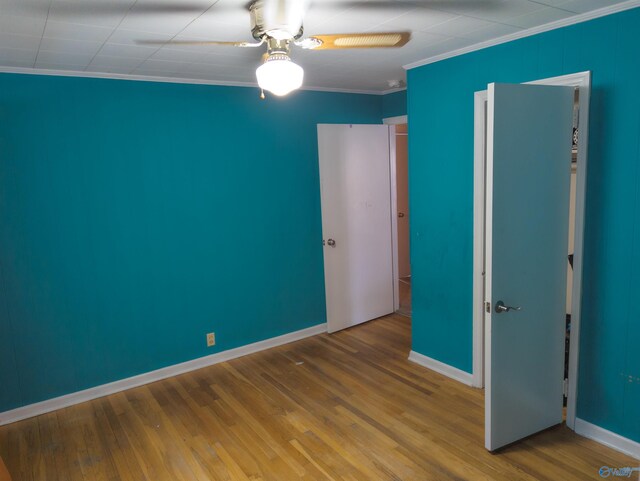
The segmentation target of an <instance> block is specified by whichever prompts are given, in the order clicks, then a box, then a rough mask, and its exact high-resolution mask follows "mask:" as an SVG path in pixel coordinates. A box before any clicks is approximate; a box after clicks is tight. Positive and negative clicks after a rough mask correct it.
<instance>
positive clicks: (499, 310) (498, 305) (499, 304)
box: [496, 301, 522, 314]
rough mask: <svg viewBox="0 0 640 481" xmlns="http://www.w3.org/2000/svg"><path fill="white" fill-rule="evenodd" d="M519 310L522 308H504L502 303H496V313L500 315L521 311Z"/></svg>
mask: <svg viewBox="0 0 640 481" xmlns="http://www.w3.org/2000/svg"><path fill="white" fill-rule="evenodd" d="M521 310H522V307H512V306H506V305H505V304H504V302H502V301H498V302H496V312H497V313H498V314H500V313H501V312H509V311H521Z"/></svg>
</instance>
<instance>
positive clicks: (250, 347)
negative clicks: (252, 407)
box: [0, 324, 327, 426]
mask: <svg viewBox="0 0 640 481" xmlns="http://www.w3.org/2000/svg"><path fill="white" fill-rule="evenodd" d="M324 332H327V325H326V324H318V325H316V326H312V327H308V328H306V329H302V330H300V331H294V332H290V333H288V334H283V335H282V336H277V337H272V338H271V339H265V340H264V341H259V342H254V343H253V344H247V345H246V346H241V347H236V348H235V349H229V350H227V351H222V352H217V353H215V354H211V355H210V356H205V357H200V358H198V359H194V360H192V361H187V362H182V363H180V364H174V365H173V366H167V367H163V368H162V369H157V370H155V371H150V372H147V373H144V374H139V375H137V376H133V377H129V378H126V379H121V380H120V381H115V382H111V383H109V384H103V385H101V386H96V387H92V388H90V389H85V390H84V391H78V392H74V393H71V394H66V395H64V396H60V397H56V398H53V399H47V400H46V401H42V402H39V403H35V404H29V405H28V406H22V407H19V408H16V409H12V410H11V411H5V412H2V413H0V426H3V425H5V424H10V423H14V422H16V421H20V420H22V419H27V418H30V417H33V416H38V415H40V414H45V413H48V412H51V411H55V410H57V409H62V408H65V407H68V406H73V405H74V404H79V403H82V402H85V401H90V400H92V399H96V398H99V397H102V396H106V395H108V394H113V393H116V392H120V391H124V390H126V389H131V388H133V387H137V386H142V385H143V384H149V383H151V382H155V381H159V380H161V379H166V378H168V377H172V376H177V375H178V374H183V373H185V372H189V371H195V370H196V369H200V368H203V367H207V366H211V365H213V364H218V363H220V362H224V361H229V360H231V359H235V358H238V357H242V356H246V355H247V354H253V353H255V352H259V351H264V350H265V349H270V348H272V347H277V346H281V345H283V344H288V343H290V342H293V341H299V340H300V339H304V338H307V337H311V336H315V335H317V334H322V333H324Z"/></svg>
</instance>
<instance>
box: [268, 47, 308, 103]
mask: <svg viewBox="0 0 640 481" xmlns="http://www.w3.org/2000/svg"><path fill="white" fill-rule="evenodd" d="M256 77H257V79H258V85H259V86H260V88H262V89H264V90H268V91H269V92H271V93H272V94H274V95H277V96H279V97H281V96H283V95H287V94H288V93H290V92H292V91H294V90H296V89H299V88H300V87H301V86H302V79H303V77H304V70H302V67H300V65H297V64H295V63H293V62H292V61H291V59H290V58H289V56H288V55H285V54H283V53H274V54H271V55H269V56H268V57H267V59H266V60H265V61H264V63H263V64H262V65H260V66H259V67H258V68H257V69H256Z"/></svg>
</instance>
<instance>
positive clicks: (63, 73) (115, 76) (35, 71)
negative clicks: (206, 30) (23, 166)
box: [0, 65, 399, 97]
mask: <svg viewBox="0 0 640 481" xmlns="http://www.w3.org/2000/svg"><path fill="white" fill-rule="evenodd" d="M0 73H13V74H21V75H51V76H53V77H77V78H99V79H109V80H133V81H139V82H162V83H174V84H191V85H216V86H219V87H252V88H255V89H258V88H260V87H258V84H257V83H256V82H229V81H224V80H206V79H190V78H178V77H156V76H150V75H149V76H147V75H135V74H119V73H105V72H85V71H77V70H50V69H44V68H26V67H9V66H6V65H0ZM298 90H308V91H312V92H335V93H345V94H363V95H386V94H389V93H394V92H396V91H399V90H384V91H379V90H358V89H341V88H330V87H301V88H299V89H298ZM256 97H257V94H256Z"/></svg>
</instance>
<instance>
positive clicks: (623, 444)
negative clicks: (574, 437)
mask: <svg viewBox="0 0 640 481" xmlns="http://www.w3.org/2000/svg"><path fill="white" fill-rule="evenodd" d="M575 431H576V434H579V435H580V436H584V437H585V438H589V439H593V440H594V441H597V442H599V443H600V444H604V445H605V446H609V447H610V448H612V449H615V450H616V451H620V452H621V453H625V454H628V455H629V456H631V457H633V458H636V459H638V460H640V443H638V442H636V441H633V440H632V439H629V438H625V437H622V436H620V435H619V434H616V433H613V432H611V431H607V430H606V429H604V428H601V427H600V426H596V425H595V424H591V423H589V422H587V421H585V420H583V419H580V418H576V422H575ZM615 467H622V466H615ZM632 467H636V466H632Z"/></svg>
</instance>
